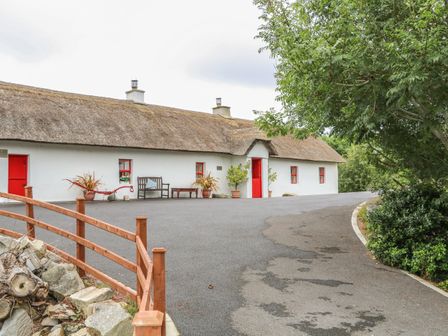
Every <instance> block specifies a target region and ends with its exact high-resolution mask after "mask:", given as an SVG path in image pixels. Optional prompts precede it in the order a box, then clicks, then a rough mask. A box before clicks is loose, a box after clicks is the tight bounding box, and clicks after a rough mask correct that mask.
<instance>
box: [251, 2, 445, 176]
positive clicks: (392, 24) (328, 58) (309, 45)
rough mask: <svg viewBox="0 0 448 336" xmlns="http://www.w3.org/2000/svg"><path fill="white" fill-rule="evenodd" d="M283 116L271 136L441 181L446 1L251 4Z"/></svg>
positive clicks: (268, 118) (268, 120)
mask: <svg viewBox="0 0 448 336" xmlns="http://www.w3.org/2000/svg"><path fill="white" fill-rule="evenodd" d="M254 2H255V4H256V5H257V6H258V7H259V9H260V10H261V11H262V14H261V19H262V20H263V24H262V26H261V27H260V30H259V38H261V39H262V40H263V41H264V42H265V46H266V47H265V49H267V50H269V51H270V53H271V54H272V56H273V57H274V58H275V59H276V78H277V85H278V91H279V97H278V98H279V100H280V101H281V102H282V105H283V110H282V111H273V110H271V111H267V112H266V113H263V114H262V115H261V116H260V117H259V118H258V124H259V125H260V126H261V128H262V129H264V130H266V131H268V133H270V134H272V135H273V134H279V133H287V132H294V133H295V134H297V135H298V136H308V135H310V134H315V135H321V134H325V133H328V132H330V133H331V134H334V135H336V136H338V137H344V138H347V139H349V140H350V141H353V142H358V143H364V144H366V146H368V147H369V150H370V151H371V152H372V153H375V155H376V156H377V160H378V164H380V165H382V166H384V167H390V169H398V168H402V169H409V170H411V171H412V172H413V173H414V175H415V176H416V177H418V178H419V179H426V180H428V179H429V180H432V181H440V180H442V181H443V180H444V179H445V178H446V177H447V176H448V155H447V154H448V126H447V120H448V86H447V84H448V1H444V0H338V1H334V0H296V1H292V0H289V1H288V0H255V1H254Z"/></svg>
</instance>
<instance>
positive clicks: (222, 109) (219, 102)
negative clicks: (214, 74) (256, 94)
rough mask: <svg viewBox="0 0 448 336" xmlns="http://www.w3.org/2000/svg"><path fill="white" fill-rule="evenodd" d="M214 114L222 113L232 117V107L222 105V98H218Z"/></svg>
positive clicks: (226, 116) (221, 114) (223, 115)
mask: <svg viewBox="0 0 448 336" xmlns="http://www.w3.org/2000/svg"><path fill="white" fill-rule="evenodd" d="M213 114H217V115H220V116H222V117H225V118H231V117H232V115H231V114H230V107H229V106H223V105H222V99H221V98H216V107H214V108H213Z"/></svg>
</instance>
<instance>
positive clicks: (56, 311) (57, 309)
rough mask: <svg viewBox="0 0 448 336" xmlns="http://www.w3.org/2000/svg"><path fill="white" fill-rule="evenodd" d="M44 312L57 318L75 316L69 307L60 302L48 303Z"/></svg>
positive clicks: (63, 318)
mask: <svg viewBox="0 0 448 336" xmlns="http://www.w3.org/2000/svg"><path fill="white" fill-rule="evenodd" d="M46 313H47V314H48V315H49V316H50V317H51V318H52V319H57V320H68V319H70V318H71V317H73V316H75V315H76V313H75V312H74V311H73V310H72V309H70V308H69V307H68V306H67V305H65V304H63V303H61V304H57V305H49V306H48V307H47V311H46Z"/></svg>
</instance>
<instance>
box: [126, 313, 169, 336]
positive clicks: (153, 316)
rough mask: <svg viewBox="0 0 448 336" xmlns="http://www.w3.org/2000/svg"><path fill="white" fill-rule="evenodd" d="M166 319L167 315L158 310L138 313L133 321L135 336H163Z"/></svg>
mask: <svg viewBox="0 0 448 336" xmlns="http://www.w3.org/2000/svg"><path fill="white" fill-rule="evenodd" d="M164 319H165V314H163V313H161V312H159V311H157V310H148V311H140V312H138V313H137V314H136V315H135V317H134V320H133V321H132V325H133V326H134V336H162V323H163V321H164ZM163 335H165V334H163Z"/></svg>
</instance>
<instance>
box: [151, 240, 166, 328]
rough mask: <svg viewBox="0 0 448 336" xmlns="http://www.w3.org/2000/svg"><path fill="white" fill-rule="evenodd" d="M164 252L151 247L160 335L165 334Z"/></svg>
mask: <svg viewBox="0 0 448 336" xmlns="http://www.w3.org/2000/svg"><path fill="white" fill-rule="evenodd" d="M165 253H166V249H164V248H160V247H159V248H154V249H152V258H153V262H154V273H153V274H154V310H157V311H159V312H161V313H163V322H162V336H165V332H166V330H165V329H166V324H165V313H166V292H165Z"/></svg>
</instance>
